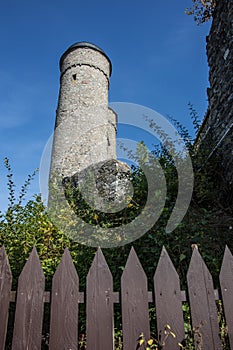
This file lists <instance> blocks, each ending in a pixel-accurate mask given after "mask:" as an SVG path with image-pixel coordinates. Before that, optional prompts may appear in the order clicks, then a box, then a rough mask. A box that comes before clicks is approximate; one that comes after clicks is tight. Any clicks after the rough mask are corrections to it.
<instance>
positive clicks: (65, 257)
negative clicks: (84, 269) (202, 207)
mask: <svg viewBox="0 0 233 350" xmlns="http://www.w3.org/2000/svg"><path fill="white" fill-rule="evenodd" d="M68 262H72V263H73V260H72V257H71V254H70V251H69V248H68V247H66V248H65V250H64V252H63V254H62V257H61V261H60V264H61V263H63V264H65V263H68Z"/></svg>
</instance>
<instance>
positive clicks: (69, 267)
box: [49, 248, 79, 350]
mask: <svg viewBox="0 0 233 350" xmlns="http://www.w3.org/2000/svg"><path fill="white" fill-rule="evenodd" d="M78 296H79V278H78V274H77V272H76V269H75V266H74V264H73V261H72V258H71V256H70V253H69V250H68V248H66V249H65V251H64V253H63V256H62V259H61V262H60V264H59V265H58V267H57V270H56V272H55V274H54V276H53V281H52V293H51V318H50V340H49V349H50V350H58V349H67V350H77V348H78Z"/></svg>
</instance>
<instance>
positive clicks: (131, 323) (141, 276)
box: [121, 248, 150, 350]
mask: <svg viewBox="0 0 233 350" xmlns="http://www.w3.org/2000/svg"><path fill="white" fill-rule="evenodd" d="M121 303H122V325H123V347H124V350H135V349H136V347H137V339H138V338H139V335H140V334H141V333H143V335H144V336H145V338H146V339H147V340H148V339H149V337H150V325H149V311H148V291H147V277H146V275H145V272H144V270H143V268H142V265H141V263H140V261H139V259H138V257H137V255H136V253H135V250H134V249H133V248H131V251H130V254H129V257H128V260H127V263H126V266H125V269H124V272H123V274H122V277H121Z"/></svg>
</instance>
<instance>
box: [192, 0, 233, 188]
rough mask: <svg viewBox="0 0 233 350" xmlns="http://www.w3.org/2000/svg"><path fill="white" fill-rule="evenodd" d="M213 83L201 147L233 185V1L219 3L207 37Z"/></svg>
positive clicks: (211, 81) (201, 135)
mask: <svg viewBox="0 0 233 350" xmlns="http://www.w3.org/2000/svg"><path fill="white" fill-rule="evenodd" d="M207 56H208V63H209V82H210V87H209V88H208V89H207V94H208V101H209V105H208V110H207V113H206V116H205V119H204V122H203V124H202V127H201V129H200V131H199V135H198V138H197V142H198V144H200V145H201V146H202V147H204V148H205V149H206V157H207V159H210V158H211V157H212V156H213V155H214V154H215V153H216V152H218V154H219V155H220V156H221V158H222V168H223V172H224V176H225V178H226V179H227V181H228V182H229V184H232V183H233V147H232V146H233V74H232V71H233V0H218V2H217V7H216V9H215V13H214V17H213V22H212V26H211V29H210V33H209V36H208V37H207Z"/></svg>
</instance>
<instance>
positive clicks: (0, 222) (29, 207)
mask: <svg viewBox="0 0 233 350" xmlns="http://www.w3.org/2000/svg"><path fill="white" fill-rule="evenodd" d="M189 109H190V115H191V119H192V121H193V124H194V128H195V130H196V133H197V132H198V129H199V118H198V115H197V113H196V112H195V110H194V108H193V107H192V105H191V104H190V105H189ZM148 122H149V121H148ZM173 123H174V124H175V126H176V128H177V129H178V130H179V132H180V135H181V136H182V137H183V139H184V140H185V143H186V146H187V148H188V150H189V153H190V156H191V158H192V161H193V167H194V170H195V186H194V193H193V198H192V201H191V204H190V207H189V210H188V212H187V214H186V216H185V218H184V220H183V221H182V222H181V223H180V224H179V225H178V227H177V228H176V229H175V230H174V231H173V232H172V233H170V234H168V233H166V232H165V227H166V224H167V221H168V219H169V217H170V215H171V212H172V210H173V207H174V204H175V201H176V196H177V191H178V178H177V171H176V167H175V164H174V161H173V159H172V157H171V155H170V154H169V152H168V151H167V149H166V147H163V146H161V145H157V146H155V149H154V151H153V154H154V156H155V157H156V158H157V160H158V161H159V162H160V165H161V167H162V168H163V172H164V174H165V177H166V182H167V195H166V204H165V207H164V209H163V212H162V215H161V217H160V219H159V220H158V221H157V222H156V224H155V225H154V227H152V228H151V229H150V230H149V231H148V232H147V233H146V234H145V235H144V236H143V237H141V238H139V239H138V240H136V241H134V242H133V243H132V244H128V245H126V246H122V247H116V248H111V249H110V248H109V249H103V252H104V255H105V257H106V260H107V262H108V264H109V267H110V269H111V272H112V274H113V277H114V279H113V281H114V289H115V290H116V291H117V290H119V289H120V277H121V274H122V270H123V269H124V266H125V263H126V260H127V257H128V254H129V251H130V248H131V246H132V245H133V246H134V248H135V250H136V252H137V255H138V257H139V259H140V261H141V263H142V265H143V268H144V270H145V272H146V274H147V276H148V280H149V288H150V290H151V289H152V279H153V275H154V272H155V269H156V266H157V263H158V259H159V256H160V253H161V249H162V246H163V245H164V246H165V247H166V249H167V251H168V253H169V255H170V257H171V259H172V261H173V263H174V265H175V267H176V269H177V271H178V273H179V276H180V278H181V284H182V288H185V287H186V273H187V269H188V265H189V262H190V258H191V254H192V245H197V246H198V247H199V249H200V252H201V254H202V256H203V258H204V260H205V261H206V263H207V265H208V267H209V269H210V271H211V273H212V275H213V277H214V282H215V286H216V287H217V284H218V273H219V270H220V267H221V261H222V257H223V252H224V247H225V244H228V246H229V248H230V249H231V250H232V251H233V241H232V227H233V222H232V217H233V213H232V204H230V203H232V202H231V199H230V197H229V193H228V192H229V191H227V188H228V185H227V184H226V185H225V186H224V185H223V183H224V182H223V181H224V179H223V178H222V177H221V159H220V158H219V157H218V155H216V156H214V159H212V161H211V162H209V163H208V164H207V163H206V161H204V160H205V159H206V150H201V149H198V150H197V145H196V143H193V139H192V138H191V136H190V135H189V132H188V130H187V129H186V128H185V127H183V126H182V125H181V124H180V123H179V122H177V121H175V120H174V119H173ZM151 127H152V128H153V127H154V126H153V125H151ZM165 136H166V135H164V137H165ZM134 156H135V157H136V158H137V160H139V164H140V163H141V164H143V163H145V162H147V163H148V164H150V156H149V155H148V154H147V152H146V150H145V146H144V143H140V144H139V146H138V149H137V153H136V155H134ZM4 163H5V168H6V170H7V179H8V180H7V187H8V193H9V195H8V208H7V210H6V212H4V213H3V212H1V213H0V245H3V244H4V246H5V248H6V251H7V254H8V257H9V261H10V265H11V269H12V273H13V277H14V286H13V288H16V281H17V278H18V276H19V273H20V272H21V270H22V268H23V266H24V264H25V261H26V260H27V258H28V256H29V254H30V252H31V250H32V248H33V246H36V248H37V250H38V254H39V257H40V260H41V263H42V267H43V270H44V272H45V276H46V281H47V288H50V285H51V278H52V276H53V274H54V271H55V269H56V267H57V265H58V263H59V261H60V259H61V256H62V253H63V251H64V249H65V247H68V248H69V250H70V252H71V255H72V258H73V261H74V263H75V265H76V267H77V271H78V274H79V277H80V282H81V289H82V290H83V289H84V286H85V278H86V275H87V272H88V270H89V267H90V265H91V262H92V260H93V257H94V254H95V251H96V249H94V248H91V247H87V246H84V245H81V244H79V243H76V242H74V241H72V239H70V238H69V237H67V236H65V235H64V234H63V233H62V232H61V231H59V230H58V229H57V227H56V226H55V225H54V224H53V223H52V222H51V220H50V217H49V215H48V213H47V212H46V210H45V207H44V204H43V202H42V200H41V197H40V195H35V196H34V197H33V198H32V199H31V200H29V201H27V202H26V203H24V202H25V199H26V198H25V196H26V193H27V189H28V187H29V186H30V183H31V181H32V180H33V179H34V177H35V173H33V174H32V175H29V176H28V178H27V179H26V181H25V183H24V184H23V186H22V187H21V191H20V194H19V196H18V198H16V191H15V189H16V186H15V183H14V180H13V173H12V169H11V167H10V164H9V161H8V159H5V161H4ZM216 174H219V175H218V176H216ZM219 180H221V186H219V183H220V182H219ZM132 182H133V185H134V196H133V198H132V199H131V201H130V202H129V205H128V207H127V208H126V209H125V210H124V211H122V212H120V214H119V213H118V214H115V215H112V216H111V215H110V216H109V214H108V213H102V212H98V211H95V210H93V209H92V208H90V207H88V205H87V204H86V203H85V202H84V201H83V200H82V198H81V195H80V193H78V192H76V193H73V192H72V195H70V193H68V197H69V201H70V205H71V206H72V205H74V206H76V207H77V203H78V204H79V207H78V208H79V209H78V214H79V215H80V216H81V217H82V218H83V219H84V220H85V221H87V222H89V223H91V224H92V225H96V224H101V225H103V226H107V227H117V226H120V225H122V224H124V223H126V222H129V221H130V220H132V219H133V218H134V217H136V216H137V215H138V214H139V213H140V211H141V210H142V208H143V206H144V205H145V201H146V197H147V190H148V184H147V181H146V177H145V175H144V173H143V171H142V169H141V168H140V167H133V168H132ZM224 187H225V188H226V191H223V188H224ZM66 190H67V191H69V187H68V188H66ZM72 191H73V189H72ZM219 198H222V199H221V200H220V199H219ZM63 215H64V216H66V215H67V214H66V212H64V213H63ZM80 315H81V319H82V322H81V329H80V332H81V340H80V342H83V344H84V343H85V340H84V338H83V337H84V334H85V322H84V319H85V312H84V309H83V310H82V308H81V311H80ZM188 317H189V316H188V311H187V319H186V325H187V334H188V332H190V328H189V326H188V325H189V320H188ZM120 323H121V319H120V317H118V316H117V315H116V334H117V336H118V338H117V339H118V340H117V341H118V344H119V347H118V348H119V349H121V347H122V342H121V335H120V333H119V332H118V329H120ZM152 328H153V326H152ZM223 330H224V323H223ZM152 331H155V329H152ZM169 334H170V333H169ZM169 336H170V335H169ZM154 344H155V343H154ZM190 344H191V343H190ZM151 345H152V344H151ZM191 345H192V344H191ZM191 345H190V349H191V348H192V347H191ZM82 348H84V345H82Z"/></svg>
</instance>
